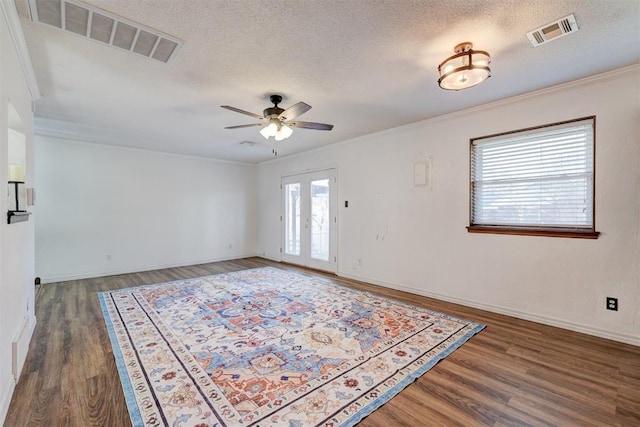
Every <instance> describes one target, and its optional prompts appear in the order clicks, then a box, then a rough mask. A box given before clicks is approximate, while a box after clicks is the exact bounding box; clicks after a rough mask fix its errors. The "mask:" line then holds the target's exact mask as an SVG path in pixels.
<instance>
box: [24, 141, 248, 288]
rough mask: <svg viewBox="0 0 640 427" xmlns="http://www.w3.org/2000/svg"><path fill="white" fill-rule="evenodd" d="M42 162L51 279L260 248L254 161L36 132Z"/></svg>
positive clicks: (41, 203) (39, 252)
mask: <svg viewBox="0 0 640 427" xmlns="http://www.w3.org/2000/svg"><path fill="white" fill-rule="evenodd" d="M36 166H37V171H36V188H37V199H36V200H37V207H38V222H37V224H36V273H37V275H38V276H40V277H41V278H42V279H43V282H45V283H47V282H53V281H61V280H67V279H73V278H81V277H82V278H84V277H97V276H104V275H110V274H116V273H123V272H130V271H142V270H150V269H155V268H164V267H172V266H180V265H189V264H197V263H202V262H209V261H215V260H222V259H230V258H239V257H245V256H251V255H254V254H255V242H256V211H257V209H256V206H255V205H256V199H257V196H256V190H255V165H245V164H240V163H230V162H221V161H214V160H208V159H201V158H194V157H187V156H179V155H173V154H164V153H158V152H152V151H142V150H133V149H126V148H118V147H111V146H105V145H97V144H90V143H86V142H76V141H65V140H61V139H55V138H50V137H46V136H40V135H36ZM109 258H110V259H109Z"/></svg>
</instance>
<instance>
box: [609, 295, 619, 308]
mask: <svg viewBox="0 0 640 427" xmlns="http://www.w3.org/2000/svg"><path fill="white" fill-rule="evenodd" d="M607 310H613V311H618V298H613V297H607Z"/></svg>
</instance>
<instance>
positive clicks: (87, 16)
mask: <svg viewBox="0 0 640 427" xmlns="http://www.w3.org/2000/svg"><path fill="white" fill-rule="evenodd" d="M29 10H30V13H31V19H32V20H33V21H34V22H41V23H43V24H47V25H51V26H53V27H56V28H59V29H61V30H64V31H69V32H71V33H74V34H77V35H79V36H82V37H87V38H89V39H92V40H95V41H98V42H101V43H105V44H108V45H111V46H115V47H118V48H120V49H124V50H128V51H129V52H133V53H137V54H138V55H142V56H146V57H147V58H151V59H155V60H157V61H160V62H165V63H167V62H169V61H171V60H172V59H173V58H174V57H175V56H176V54H177V53H178V51H179V50H180V48H181V47H182V42H180V41H179V40H177V39H175V38H174V37H171V36H168V35H166V34H163V33H161V32H160V31H157V30H153V29H151V28H148V27H144V26H142V25H140V24H136V23H134V22H131V21H127V20H125V19H123V18H120V17H118V16H115V15H113V14H110V13H108V12H105V11H102V10H99V9H96V8H94V7H92V6H89V5H87V4H84V3H81V2H78V1H75V0H29Z"/></svg>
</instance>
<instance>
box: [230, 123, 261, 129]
mask: <svg viewBox="0 0 640 427" xmlns="http://www.w3.org/2000/svg"><path fill="white" fill-rule="evenodd" d="M264 125H265V123H251V124H250V125H236V126H227V127H226V128H225V129H240V128H251V127H254V126H264Z"/></svg>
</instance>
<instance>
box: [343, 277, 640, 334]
mask: <svg viewBox="0 0 640 427" xmlns="http://www.w3.org/2000/svg"><path fill="white" fill-rule="evenodd" d="M337 274H338V276H340V277H344V278H347V279H352V280H358V281H360V282H366V283H371V284H373V285H378V286H384V287H385V288H391V289H395V290H398V291H405V292H409V293H412V294H416V295H422V296H425V297H428V298H434V299H438V300H441V301H447V302H451V303H454V304H460V305H464V306H467V307H473V308H477V309H480V310H485V311H490V312H492V313H498V314H504V315H506V316H511V317H515V318H518V319H523V320H529V321H531V322H536V323H541V324H543V325H548V326H555V327H557V328H562V329H567V330H569V331H574V332H580V333H583V334H587V335H593V336H596V337H600V338H606V339H609V340H612V341H618V342H622V343H625V344H631V345H635V346H638V347H640V336H636V335H631V334H623V333H618V332H611V331H608V330H605V329H600V328H595V327H593V326H589V325H583V324H580V323H575V322H570V321H568V320H564V319H558V318H555V317H549V316H542V315H539V314H535V313H530V312H525V311H520V310H513V309H511V308H507V307H502V306H498V305H493V304H486V303H483V302H479V301H473V300H469V299H464V298H456V297H451V296H448V295H443V294H439V293H436V292H429V291H425V290H422V289H417V288H414V287H411V286H406V285H401V284H398V283H392V282H386V281H381V280H375V279H371V278H368V277H363V276H358V275H356V274H351V273H346V272H344V271H338V273H337Z"/></svg>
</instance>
